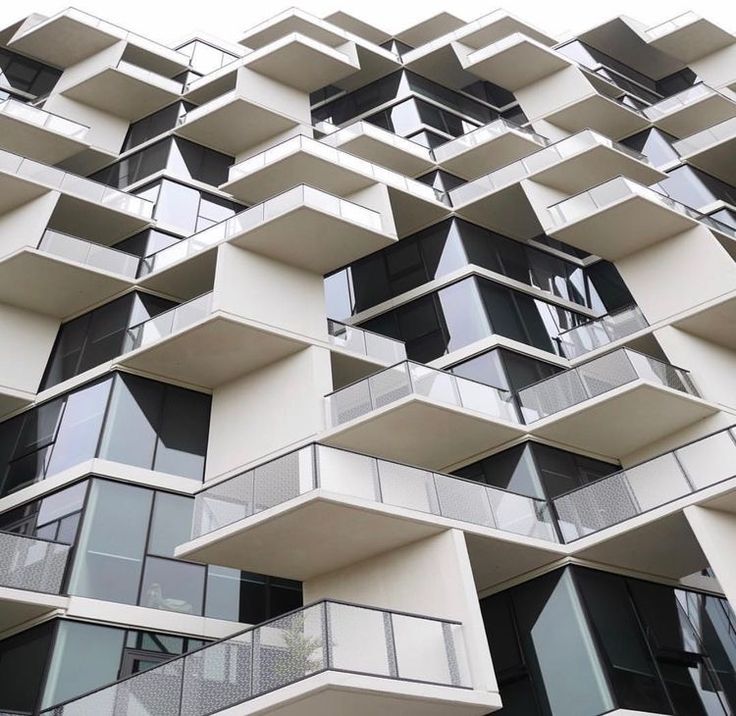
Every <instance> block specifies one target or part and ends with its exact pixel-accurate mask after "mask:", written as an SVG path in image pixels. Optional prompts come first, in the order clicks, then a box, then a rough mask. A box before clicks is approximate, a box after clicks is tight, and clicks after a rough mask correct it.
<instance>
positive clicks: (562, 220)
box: [549, 177, 736, 239]
mask: <svg viewBox="0 0 736 716" xmlns="http://www.w3.org/2000/svg"><path fill="white" fill-rule="evenodd" d="M632 196H640V197H643V198H644V199H648V200H649V201H653V202H656V203H657V204H660V205H661V206H664V207H666V208H667V209H671V210H672V211H676V212H678V213H679V214H683V215H684V216H688V217H690V218H691V219H694V220H695V221H700V222H701V223H703V224H705V225H706V226H708V227H709V228H711V229H713V230H714V231H719V232H721V233H723V234H726V235H727V236H729V237H731V238H733V239H736V229H732V228H731V227H730V226H727V225H726V224H723V223H722V222H720V221H717V220H716V219H713V218H711V217H710V216H706V215H705V214H701V213H700V212H699V211H695V209H691V208H690V207H689V206H685V204H682V203H680V202H679V201H675V200H674V199H672V198H670V197H669V196H666V195H664V194H660V193H659V192H658V191H655V190H654V189H650V188H649V187H646V186H642V185H641V184H637V183H636V182H634V181H631V180H630V179H626V178H625V177H616V178H615V179H611V180H610V181H607V182H604V183H603V184H599V185H598V186H595V187H593V188H592V189H587V190H586V191H582V192H580V193H579V194H575V195H574V196H571V197H569V198H568V199H563V200H562V201H560V202H558V203H557V204H553V205H552V206H550V207H549V212H550V216H551V218H552V221H553V223H554V224H555V226H557V227H560V226H564V225H565V224H570V223H573V222H575V221H579V220H580V219H583V218H586V217H588V216H589V215H591V214H594V213H596V212H597V211H599V210H601V209H605V208H607V207H609V206H611V205H613V204H616V203H618V202H619V201H622V200H624V199H628V198H629V197H632Z"/></svg>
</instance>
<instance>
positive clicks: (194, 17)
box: [0, 0, 736, 45]
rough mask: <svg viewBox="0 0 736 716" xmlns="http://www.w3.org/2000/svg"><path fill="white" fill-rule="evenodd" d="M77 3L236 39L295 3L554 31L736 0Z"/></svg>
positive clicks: (179, 34) (391, 26) (14, 14)
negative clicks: (497, 19)
mask: <svg viewBox="0 0 736 716" xmlns="http://www.w3.org/2000/svg"><path fill="white" fill-rule="evenodd" d="M68 2H73V5H74V7H77V8H79V9H80V10H85V11H87V12H90V13H92V14H94V15H97V16H99V17H101V18H103V19H105V20H108V21H110V22H114V23H116V24H119V25H122V26H123V27H125V28H127V29H129V30H133V31H134V32H137V33H139V34H141V35H144V36H146V37H149V38H151V39H154V40H158V41H159V42H163V43H165V44H168V45H171V44H174V43H176V42H177V41H180V40H184V39H186V38H188V37H191V36H192V35H195V34H201V33H207V34H210V35H214V36H216V37H222V38H224V39H226V40H231V41H237V39H238V37H239V35H240V33H241V32H243V31H244V30H245V29H246V28H248V27H251V26H253V25H256V24H258V23H259V22H261V21H263V20H266V19H268V18H269V17H272V16H273V15H276V14H278V13H279V12H281V11H282V10H285V9H286V8H288V7H290V6H293V5H297V6H298V7H300V8H301V9H302V10H305V11H307V12H310V13H312V14H314V15H317V16H319V17H322V16H324V15H326V14H329V13H331V12H334V11H335V10H343V11H345V12H348V13H350V14H351V15H355V16H356V17H359V18H360V19H362V20H365V21H366V22H369V23H371V24H374V25H378V26H379V27H381V28H382V29H385V30H386V31H388V32H392V33H393V32H397V31H398V30H401V29H403V28H404V27H407V26H410V25H413V24H414V23H416V22H418V21H420V20H423V19H425V18H426V17H429V16H431V15H433V14H435V13H437V12H440V11H443V10H449V11H451V12H453V13H454V14H455V15H457V16H458V17H460V18H462V19H463V20H466V21H470V20H474V19H475V18H477V17H479V16H481V15H485V14H487V13H489V12H491V11H493V10H495V9H496V8H497V7H503V8H504V9H505V10H508V11H509V12H511V13H512V14H514V15H516V16H518V17H519V18H520V19H522V20H526V21H527V22H529V23H530V24H532V25H535V26H537V27H539V28H540V29H542V30H544V31H546V32H547V33H548V34H551V35H553V36H554V37H556V38H558V39H566V38H568V37H570V36H572V35H573V34H575V33H577V32H580V31H582V30H585V29H587V28H589V27H592V26H594V25H596V24H598V23H600V22H602V21H604V20H608V19H610V18H611V17H613V16H616V15H629V16H631V17H635V18H637V19H639V20H641V21H642V22H644V23H646V24H647V25H654V24H657V23H658V22H662V21H664V20H668V19H670V18H672V17H674V16H676V15H679V14H680V13H682V12H685V11H687V10H691V9H692V10H695V11H696V12H697V13H698V14H699V15H701V16H703V17H706V18H708V19H710V20H712V21H713V22H715V23H717V24H718V25H721V26H722V27H724V28H725V29H727V30H730V31H736V3H735V2H733V0H698V2H697V3H695V2H694V0H689V1H688V0H684V2H681V1H680V0H674V2H673V0H645V1H644V2H642V0H619V2H616V3H613V2H605V1H604V2H600V1H598V2H595V0H513V2H512V0H506V4H505V5H500V6H499V5H496V4H489V3H484V2H478V1H477V0H421V2H417V1H416V0H409V1H407V0H403V2H402V1H401V0H399V1H398V2H397V0H342V2H337V1H336V0H291V1H289V0H287V1H286V2H272V0H261V1H259V2H253V1H252V0H251V2H249V1H248V0H245V1H243V0H240V1H235V0H174V1H173V2H172V1H171V0H169V1H168V2H167V1H165V0H164V1H162V0H159V1H158V2H156V0H153V2H151V0H122V1H118V2H110V0H104V1H103V0H68ZM65 7H67V4H66V3H64V2H63V1H62V2H59V1H58V0H57V1H56V2H54V1H52V0H20V2H10V1H6V2H2V3H0V26H2V27H7V26H9V25H11V24H13V23H14V22H17V21H18V20H20V19H21V18H22V17H24V16H25V15H29V14H31V13H34V12H37V13H41V14H43V15H52V14H54V13H55V12H58V11H59V10H62V9H64V8H65Z"/></svg>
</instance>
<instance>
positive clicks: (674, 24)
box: [646, 10, 700, 40]
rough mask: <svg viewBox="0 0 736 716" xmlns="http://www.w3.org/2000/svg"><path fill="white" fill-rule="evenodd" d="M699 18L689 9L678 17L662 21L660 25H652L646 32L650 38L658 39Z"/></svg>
mask: <svg viewBox="0 0 736 716" xmlns="http://www.w3.org/2000/svg"><path fill="white" fill-rule="evenodd" d="M699 19H700V18H699V17H698V16H697V15H696V14H695V13H694V12H692V10H688V12H684V13H682V15H677V17H673V18H672V19H671V20H667V22H662V23H660V24H659V25H654V27H650V28H649V29H648V30H647V31H646V32H647V35H649V38H650V40H657V39H659V38H660V37H662V36H664V35H666V34H667V33H669V32H674V31H675V30H679V29H680V28H681V27H685V26H687V25H690V24H691V23H693V22H696V21H697V20H699Z"/></svg>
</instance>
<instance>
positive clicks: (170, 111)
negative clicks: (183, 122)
mask: <svg viewBox="0 0 736 716" xmlns="http://www.w3.org/2000/svg"><path fill="white" fill-rule="evenodd" d="M193 107H194V105H193V104H191V103H190V102H174V104H170V105H169V106H168V107H164V108H163V109H159V110H158V111H156V112H154V113H153V114H149V115H148V116H147V117H144V118H143V119H139V120H138V121H137V122H133V123H132V124H131V125H130V128H129V129H128V134H127V136H126V137H125V142H123V148H122V149H121V150H120V151H121V152H127V151H128V150H129V149H132V148H133V147H135V146H138V145H139V144H143V142H147V141H148V140H149V139H153V138H154V137H158V135H159V134H163V133H164V132H167V131H168V130H170V129H173V128H174V127H176V126H177V124H178V123H179V119H180V118H181V117H183V116H184V115H185V114H186V113H187V112H188V111H189V110H190V109H192V108H193Z"/></svg>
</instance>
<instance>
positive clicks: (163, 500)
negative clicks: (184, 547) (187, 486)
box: [148, 492, 194, 557]
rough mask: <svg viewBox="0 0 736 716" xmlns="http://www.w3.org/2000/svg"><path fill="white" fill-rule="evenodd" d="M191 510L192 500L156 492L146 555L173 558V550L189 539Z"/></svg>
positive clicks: (182, 496)
mask: <svg viewBox="0 0 736 716" xmlns="http://www.w3.org/2000/svg"><path fill="white" fill-rule="evenodd" d="M193 509H194V499H193V498H191V497H186V496H184V495H172V494H170V493H168V492H157V493H156V501H155V503H154V507H153V519H152V522H151V536H150V537H149V540H148V553H149V554H158V555H161V556H162V557H173V556H174V549H175V548H176V547H177V546H178V545H180V544H182V543H184V542H186V541H187V540H189V539H190V537H191V532H192V510H193Z"/></svg>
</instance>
